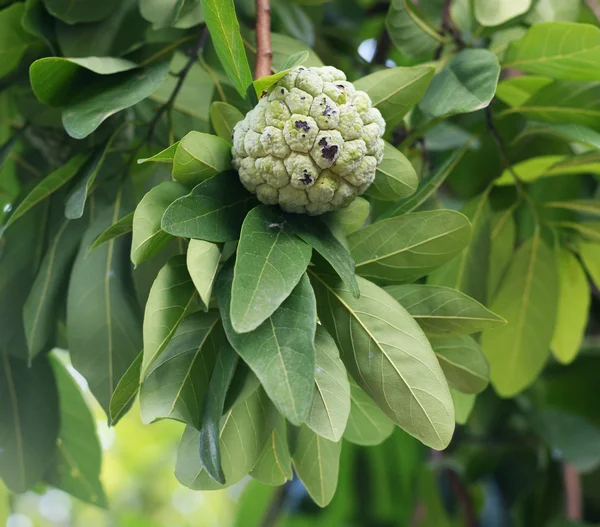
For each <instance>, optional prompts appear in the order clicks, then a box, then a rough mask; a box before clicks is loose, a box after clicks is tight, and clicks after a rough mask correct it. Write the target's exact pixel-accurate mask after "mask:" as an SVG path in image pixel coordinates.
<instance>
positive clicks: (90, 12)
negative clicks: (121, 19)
mask: <svg viewBox="0 0 600 527" xmlns="http://www.w3.org/2000/svg"><path fill="white" fill-rule="evenodd" d="M118 3H119V0H107V1H105V2H104V1H103V2H88V1H87V0H44V6H45V7H46V9H47V10H48V11H49V12H50V14H51V15H52V16H54V17H56V18H58V19H60V20H62V21H64V22H66V23H67V24H76V23H78V22H95V21H97V20H102V19H103V18H106V17H107V16H108V15H110V13H111V12H112V11H113V10H114V9H115V8H116V7H117V5H118Z"/></svg>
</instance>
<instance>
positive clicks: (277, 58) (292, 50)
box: [271, 33, 323, 71]
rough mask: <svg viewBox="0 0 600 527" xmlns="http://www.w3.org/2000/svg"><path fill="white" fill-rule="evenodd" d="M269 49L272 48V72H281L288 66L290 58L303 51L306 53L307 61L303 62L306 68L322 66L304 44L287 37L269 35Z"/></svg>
mask: <svg viewBox="0 0 600 527" xmlns="http://www.w3.org/2000/svg"><path fill="white" fill-rule="evenodd" d="M271 47H272V48H273V70H274V71H281V70H282V69H285V68H286V67H287V65H288V60H289V58H290V57H292V56H294V55H296V54H297V53H302V52H303V51H307V52H308V59H307V60H306V61H305V62H304V65H305V66H306V67H309V68H312V67H319V66H323V61H322V60H321V59H320V58H319V57H318V56H317V54H316V53H315V52H314V51H313V50H312V49H311V48H310V47H309V46H307V45H306V44H304V43H303V42H300V41H299V40H296V39H295V38H292V37H290V36H288V35H281V34H279V33H271Z"/></svg>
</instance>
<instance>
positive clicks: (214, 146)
mask: <svg viewBox="0 0 600 527" xmlns="http://www.w3.org/2000/svg"><path fill="white" fill-rule="evenodd" d="M229 169H231V145H230V144H229V143H228V142H227V141H224V140H223V139H221V138H220V137H217V136H215V135H209V134H203V133H201V132H190V133H189V134H187V135H186V136H185V137H184V138H183V139H182V140H181V141H179V144H178V145H177V150H176V151H175V157H174V158H173V177H174V178H175V179H176V180H177V181H179V182H181V183H183V184H184V185H186V186H189V187H191V186H194V185H197V184H198V183H202V182H203V181H205V180H207V179H209V178H211V177H212V176H214V175H215V174H218V173H219V172H224V171H225V170H229Z"/></svg>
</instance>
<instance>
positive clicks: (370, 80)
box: [354, 66, 435, 128]
mask: <svg viewBox="0 0 600 527" xmlns="http://www.w3.org/2000/svg"><path fill="white" fill-rule="evenodd" d="M434 71H435V70H434V68H432V67H429V66H415V67H413V68H387V69H384V70H381V71H377V72H375V73H371V74H370V75H367V76H366V77H362V78H361V79H359V80H357V81H356V82H355V83H354V86H355V88H356V89H357V90H361V91H364V92H366V93H367V94H368V95H369V97H371V101H372V102H373V106H374V107H375V108H377V109H378V110H379V111H380V112H381V115H382V116H383V118H384V119H385V121H386V123H387V125H388V127H390V128H391V127H392V126H394V125H396V124H398V123H399V122H400V121H402V118H403V117H404V116H405V115H406V114H407V113H408V111H409V110H410V109H411V108H413V107H414V106H415V104H417V103H418V102H419V100H420V99H421V97H423V95H424V94H425V91H426V90H427V86H429V83H430V82H431V79H432V78H433V73H434Z"/></svg>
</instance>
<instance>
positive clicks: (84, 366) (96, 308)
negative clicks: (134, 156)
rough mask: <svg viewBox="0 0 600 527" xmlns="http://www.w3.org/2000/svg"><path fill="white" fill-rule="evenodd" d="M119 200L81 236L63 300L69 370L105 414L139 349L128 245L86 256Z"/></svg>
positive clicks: (118, 209)
mask: <svg viewBox="0 0 600 527" xmlns="http://www.w3.org/2000/svg"><path fill="white" fill-rule="evenodd" d="M122 207H123V204H122V200H121V197H120V196H117V199H116V201H115V203H114V204H113V206H112V207H111V208H108V207H107V208H103V209H102V210H101V211H99V213H98V215H97V217H96V218H95V220H94V221H93V222H92V224H91V225H90V227H89V228H88V230H87V231H86V233H85V236H84V237H83V241H82V243H81V247H80V249H79V253H78V255H77V258H76V260H75V264H74V265H73V271H72V272H71V280H70V283H69V293H68V297H67V339H68V344H69V351H70V353H71V360H72V361H73V366H74V367H75V368H76V369H77V370H78V371H79V372H80V373H81V374H82V375H83V376H84V377H85V378H86V380H87V381H88V384H89V386H90V390H91V391H92V393H93V394H94V395H95V397H96V399H98V402H99V403H100V404H101V405H102V407H103V408H104V410H105V411H106V413H107V414H109V411H110V401H111V397H112V394H113V392H114V391H115V388H116V386H117V383H118V382H119V380H120V379H121V377H122V376H123V374H124V373H125V372H126V371H127V369H128V368H129V366H130V365H131V363H132V362H133V361H134V360H135V357H136V356H137V355H138V353H139V352H140V350H141V349H142V339H141V331H140V329H141V328H140V322H141V321H140V316H139V308H138V306H137V302H136V300H135V298H134V297H133V293H132V291H131V290H130V287H129V284H130V280H131V277H130V276H129V268H128V266H127V264H126V262H127V256H128V252H129V244H128V243H127V241H126V240H123V239H116V240H115V239H113V240H110V241H109V242H107V243H106V244H104V245H103V246H102V247H100V248H98V249H96V250H95V251H93V252H91V253H89V254H88V251H89V248H90V247H91V245H92V243H93V241H94V240H95V239H96V238H97V237H98V234H99V233H101V232H103V231H104V230H105V229H106V227H107V226H108V225H110V224H111V223H114V222H115V221H117V220H118V219H119V216H121V214H122V212H123V210H122Z"/></svg>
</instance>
